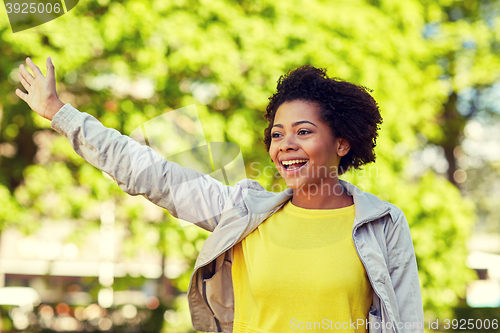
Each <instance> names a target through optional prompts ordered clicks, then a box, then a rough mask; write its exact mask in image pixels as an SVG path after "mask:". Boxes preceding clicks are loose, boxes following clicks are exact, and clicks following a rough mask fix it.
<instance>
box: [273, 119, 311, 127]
mask: <svg viewBox="0 0 500 333" xmlns="http://www.w3.org/2000/svg"><path fill="white" fill-rule="evenodd" d="M304 123H307V124H311V125H313V126H314V127H318V126H316V125H314V124H313V123H311V122H310V121H307V120H300V121H296V122H294V123H293V124H292V127H295V126H297V125H300V124H304ZM273 127H281V128H283V125H281V124H275V125H273Z"/></svg>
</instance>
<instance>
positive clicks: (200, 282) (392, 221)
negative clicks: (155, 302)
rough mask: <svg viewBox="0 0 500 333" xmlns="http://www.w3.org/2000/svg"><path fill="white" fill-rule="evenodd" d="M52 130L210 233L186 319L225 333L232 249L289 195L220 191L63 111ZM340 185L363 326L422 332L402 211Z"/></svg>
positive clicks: (204, 178) (132, 187)
mask: <svg viewBox="0 0 500 333" xmlns="http://www.w3.org/2000/svg"><path fill="white" fill-rule="evenodd" d="M51 126H52V128H53V129H54V130H56V131H57V132H59V133H61V134H62V135H64V136H66V137H67V138H68V140H69V142H70V144H71V145H72V147H73V149H74V150H75V151H76V152H77V153H78V154H79V155H80V156H82V157H83V158H84V159H85V160H86V161H88V162H89V163H91V164H92V165H94V166H95V167H97V168H99V169H100V170H102V171H104V172H106V173H107V174H109V175H110V176H111V177H112V178H113V179H114V180H115V181H116V182H117V184H118V185H119V186H120V188H121V189H122V190H123V191H125V192H126V193H128V194H131V195H139V194H140V195H143V196H144V197H145V198H147V199H148V200H150V201H151V202H153V203H155V204H156V205H158V206H160V207H163V208H165V209H167V210H168V211H169V212H170V213H171V214H172V215H173V216H176V217H179V218H182V219H183V220H186V221H188V222H191V223H193V224H195V225H197V226H199V227H201V228H203V229H206V230H209V231H211V232H212V233H211V234H210V236H208V238H207V239H206V241H205V242H204V244H203V247H202V249H201V251H200V253H199V255H198V258H197V260H196V264H195V267H194V271H193V274H192V276H191V282H190V285H189V290H188V301H189V307H190V311H191V319H192V322H193V327H194V328H195V329H196V330H199V331H205V332H232V322H233V317H234V295H233V285H232V277H231V264H232V261H233V246H234V245H235V244H236V243H237V242H239V241H241V240H242V239H244V238H245V237H246V236H248V235H249V234H250V233H251V232H252V231H253V230H255V229H256V228H257V227H258V226H259V225H260V224H261V223H262V222H263V221H265V220H266V219H267V218H268V217H269V216H271V215H272V214H274V213H275V212H276V211H278V210H279V209H280V208H281V207H282V206H283V205H284V204H285V203H286V202H287V201H288V200H290V199H291V198H292V196H293V191H292V190H291V189H287V190H285V191H283V192H280V193H274V192H269V191H266V190H265V189H264V188H263V187H262V186H261V185H260V184H259V183H257V182H256V181H254V180H251V179H244V180H241V181H240V182H238V183H237V184H236V185H235V186H228V185H224V184H222V183H221V182H219V181H218V180H216V179H214V178H212V177H210V176H209V175H206V174H202V173H198V172H196V171H194V170H192V169H189V168H185V167H181V166H180V165H178V164H177V163H174V162H169V161H167V160H165V159H161V158H160V157H159V156H158V154H157V153H155V152H154V151H153V150H152V149H151V148H150V147H148V146H144V145H141V144H139V143H137V142H136V141H134V140H132V139H131V138H130V137H128V136H126V135H122V134H120V133H119V132H118V131H116V130H114V129H111V128H107V127H104V126H103V125H102V124H101V123H100V122H99V121H98V120H97V119H95V118H94V117H92V116H91V115H89V114H87V113H82V112H80V111H78V110H76V109H75V108H73V107H72V106H71V105H69V104H66V105H64V106H63V107H62V108H61V110H59V112H58V113H57V114H56V115H55V116H54V118H53V120H52V123H51ZM340 183H341V185H342V186H343V187H344V189H345V190H346V191H347V192H348V193H349V194H350V195H352V196H353V199H354V207H355V219H354V224H353V229H352V238H353V242H354V246H355V248H356V251H357V253H358V256H359V258H360V259H361V262H362V263H363V265H364V267H365V269H366V272H367V275H368V278H369V280H370V283H371V285H372V287H373V290H374V293H373V301H372V306H371V308H370V312H369V318H368V319H369V320H368V322H367V323H363V325H367V327H368V328H369V331H370V332H384V333H389V332H394V333H401V332H419V333H421V332H423V324H424V323H423V308H422V297H421V292H420V284H419V279H418V271H417V263H416V259H415V253H414V249H413V243H412V239H411V235H410V229H409V227H408V222H407V221H406V218H405V216H404V214H403V212H402V211H401V210H400V209H399V208H397V207H396V206H394V205H393V204H390V203H388V202H385V201H382V200H380V199H379V198H377V197H376V196H375V195H372V194H370V193H366V192H363V191H361V190H360V189H359V188H357V187H356V186H354V185H352V184H350V183H348V182H346V181H343V180H340ZM327 264H328V263H325V265H327ZM325 319H328V318H325Z"/></svg>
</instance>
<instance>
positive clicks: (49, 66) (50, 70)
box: [46, 57, 56, 82]
mask: <svg viewBox="0 0 500 333" xmlns="http://www.w3.org/2000/svg"><path fill="white" fill-rule="evenodd" d="M46 65H47V80H49V82H51V81H55V80H56V78H55V73H54V65H53V64H52V59H51V58H50V57H48V58H47V63H46Z"/></svg>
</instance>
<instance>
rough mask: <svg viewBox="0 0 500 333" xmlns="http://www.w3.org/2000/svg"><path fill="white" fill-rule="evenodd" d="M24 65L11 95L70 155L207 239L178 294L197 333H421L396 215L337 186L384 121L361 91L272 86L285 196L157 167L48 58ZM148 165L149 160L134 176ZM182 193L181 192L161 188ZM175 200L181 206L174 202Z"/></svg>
mask: <svg viewBox="0 0 500 333" xmlns="http://www.w3.org/2000/svg"><path fill="white" fill-rule="evenodd" d="M26 62H27V64H28V66H29V67H30V68H31V70H32V72H33V73H34V76H33V75H31V74H30V73H29V72H28V71H27V70H26V68H25V67H24V66H23V65H21V66H20V75H19V78H20V81H21V83H22V85H23V87H24V88H25V89H26V91H27V93H23V92H22V91H21V90H19V89H17V90H16V94H17V95H18V96H19V97H20V98H21V99H23V100H24V101H25V102H27V103H28V105H29V106H30V107H31V108H32V109H33V110H34V111H35V112H37V113H38V114H39V115H41V116H43V117H45V118H47V119H49V120H51V121H52V122H51V126H52V128H53V129H54V130H56V131H58V132H59V133H61V134H62V135H65V136H66V137H67V138H68V140H69V142H70V144H71V145H72V147H73V148H74V149H75V151H76V152H77V153H78V154H79V155H80V156H82V157H83V158H84V159H85V160H87V161H88V162H90V163H91V164H92V165H94V166H96V167H97V168H99V169H101V170H103V171H104V172H106V173H108V174H109V175H110V176H111V177H113V178H114V179H115V181H116V182H117V183H118V185H119V186H120V188H122V189H123V190H124V191H125V192H127V193H129V194H131V195H137V194H141V195H143V196H145V197H146V198H147V199H148V200H150V201H152V202H153V203H155V204H157V205H159V206H161V207H163V208H165V209H167V210H168V211H169V212H170V213H171V214H173V215H174V216H179V215H180V212H182V218H183V219H185V220H188V221H189V222H192V223H194V224H196V225H198V226H200V227H202V228H204V229H206V230H209V231H212V234H211V235H210V236H209V237H208V238H207V240H206V241H205V243H204V245H203V248H202V250H201V251H200V254H199V256H198V259H197V261H196V264H195V267H194V272H193V274H192V276H191V283H190V286H189V290H188V300H189V305H190V310H191V317H192V322H193V327H194V328H195V329H197V330H200V331H206V332H259V333H270V332H273V333H274V332H276V333H282V332H296V331H297V330H302V329H306V330H308V331H311V330H312V331H322V330H325V329H341V330H343V331H346V332H347V331H348V332H367V331H368V332H395V333H401V332H423V309H422V299H421V293H420V285H419V280H418V272H417V264H416V260H415V254H414V249H413V243H412V240H411V235H410V230H409V227H408V223H407V221H406V219H405V216H404V214H403V212H402V211H401V210H400V209H398V208H397V207H396V206H394V205H392V204H390V203H388V202H385V201H382V200H380V199H378V198H377V197H376V196H374V195H372V194H369V193H365V192H363V191H361V190H360V189H358V188H357V187H356V186H354V185H352V184H350V183H348V182H346V181H343V180H340V179H339V178H338V176H339V175H341V174H342V173H344V172H345V171H347V170H348V169H350V168H358V167H359V166H361V165H363V164H366V163H369V162H372V161H374V160H375V155H374V152H373V148H374V147H375V142H376V137H377V130H378V125H379V124H380V123H381V122H382V118H381V116H380V113H379V109H378V106H377V103H376V102H375V101H374V99H373V98H372V97H371V96H370V94H369V93H368V92H367V90H366V89H365V88H363V87H360V86H357V85H354V84H351V83H348V82H345V81H342V80H338V79H332V78H329V77H328V76H327V75H326V73H325V72H324V70H321V69H317V68H314V67H311V66H303V67H300V68H298V69H296V70H294V71H291V72H289V73H288V74H287V75H285V76H282V77H281V78H280V80H279V81H278V86H277V92H276V93H275V94H274V95H273V96H272V97H271V98H270V103H269V105H268V107H267V113H266V116H265V117H266V119H267V120H268V121H269V126H268V128H266V129H265V132H264V133H265V139H264V143H265V145H266V148H267V150H268V151H269V155H270V157H271V159H272V160H273V162H274V164H275V165H276V167H277V169H278V171H279V172H280V174H281V175H282V177H283V178H284V180H285V181H286V184H287V185H288V187H289V188H288V189H287V190H285V191H283V192H280V193H273V192H269V191H266V190H265V189H264V188H263V187H262V186H261V185H260V184H258V183H257V182H256V181H253V180H250V179H244V180H241V181H240V182H238V183H237V184H236V185H235V186H234V187H231V186H227V185H223V184H221V183H220V182H218V181H217V180H215V179H213V178H211V177H209V176H208V175H204V174H200V173H198V172H196V171H193V170H191V169H189V168H184V167H181V166H179V165H178V164H176V163H173V162H169V161H167V160H165V159H160V158H159V157H158V155H156V153H155V152H154V151H152V150H151V149H150V148H149V147H147V146H141V145H140V144H139V143H137V142H135V141H133V140H132V139H130V138H129V137H127V136H125V135H121V134H120V133H119V132H118V131H116V130H114V129H110V128H106V127H104V126H103V125H102V124H101V123H100V122H99V121H98V120H97V119H95V118H94V117H92V116H91V115H89V114H87V113H82V112H80V111H78V110H76V109H75V108H73V107H72V106H71V105H69V104H64V103H62V102H61V101H60V100H59V98H58V97H57V92H56V89H55V78H54V67H53V65H52V62H51V60H50V58H48V59H47V78H45V77H44V76H43V75H42V73H41V71H40V69H39V68H38V67H37V66H36V65H35V64H34V63H33V62H32V61H31V60H30V59H29V58H28V59H27V60H26ZM150 156H154V160H155V161H158V163H154V164H153V165H150V166H149V167H148V168H145V169H144V170H143V171H142V173H141V175H140V176H139V175H136V174H134V170H137V164H138V163H141V162H140V161H143V160H149V159H150ZM180 183H183V184H186V185H185V186H182V187H179V186H177V187H173V186H172V185H174V184H176V185H178V184H180ZM174 189H175V190H174ZM173 191H175V192H176V193H172V192H173ZM174 194H175V197H176V198H179V197H181V198H184V199H185V200H182V202H180V203H179V201H178V200H176V204H175V205H174V200H173V198H174Z"/></svg>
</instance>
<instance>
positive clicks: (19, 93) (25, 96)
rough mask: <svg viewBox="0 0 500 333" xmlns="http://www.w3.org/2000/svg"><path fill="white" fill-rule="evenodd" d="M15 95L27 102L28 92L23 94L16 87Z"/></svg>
mask: <svg viewBox="0 0 500 333" xmlns="http://www.w3.org/2000/svg"><path fill="white" fill-rule="evenodd" d="M16 95H17V96H19V98H20V99H22V100H23V101H25V102H26V103H28V94H25V93H23V92H22V91H21V90H19V89H16Z"/></svg>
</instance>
